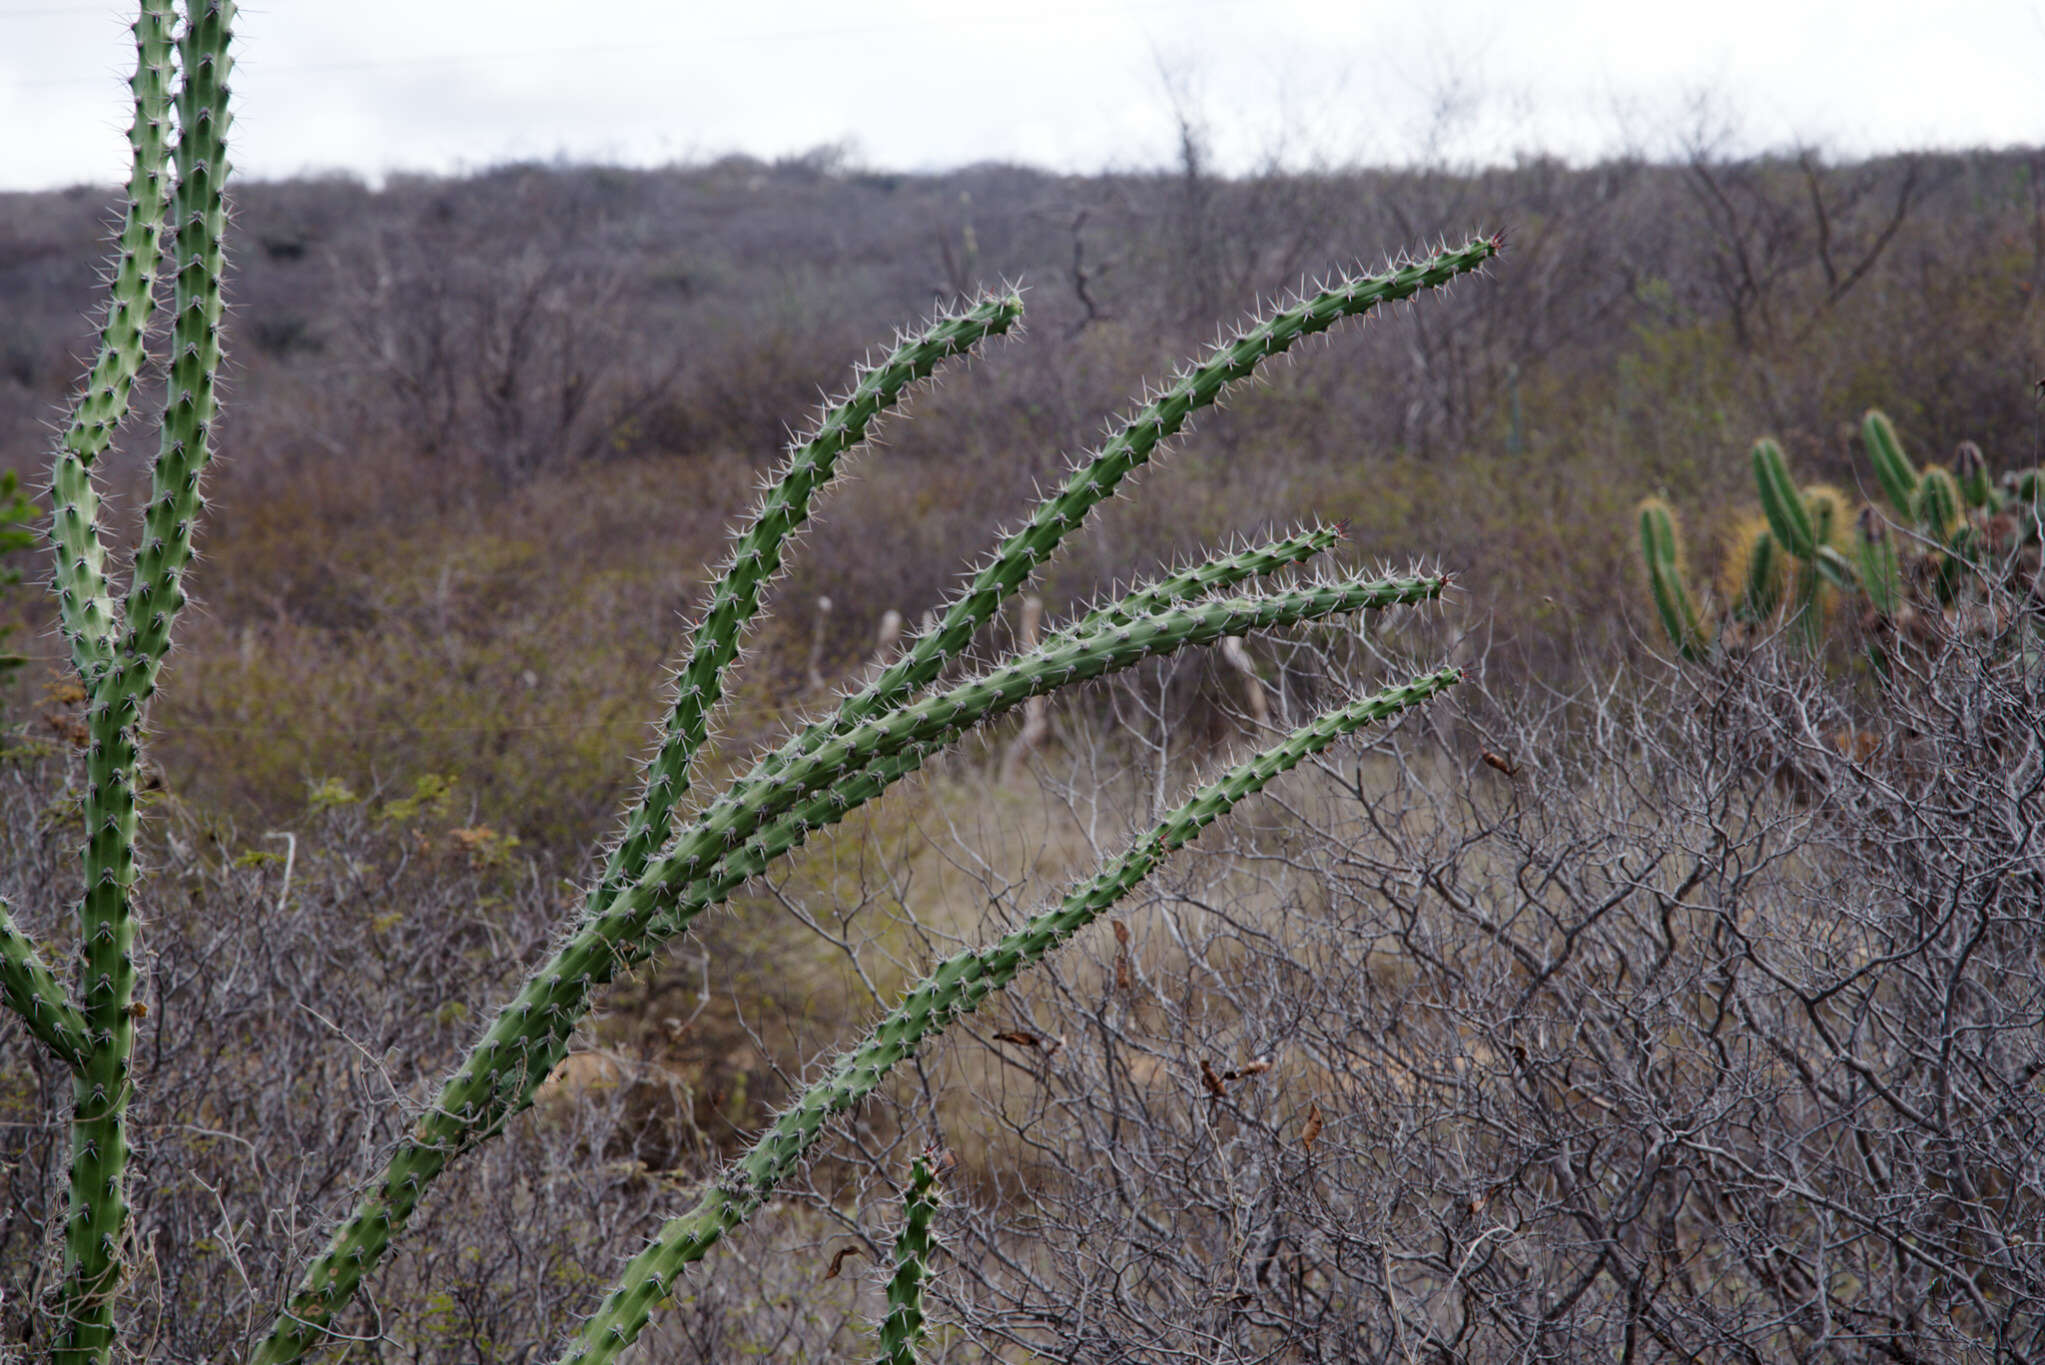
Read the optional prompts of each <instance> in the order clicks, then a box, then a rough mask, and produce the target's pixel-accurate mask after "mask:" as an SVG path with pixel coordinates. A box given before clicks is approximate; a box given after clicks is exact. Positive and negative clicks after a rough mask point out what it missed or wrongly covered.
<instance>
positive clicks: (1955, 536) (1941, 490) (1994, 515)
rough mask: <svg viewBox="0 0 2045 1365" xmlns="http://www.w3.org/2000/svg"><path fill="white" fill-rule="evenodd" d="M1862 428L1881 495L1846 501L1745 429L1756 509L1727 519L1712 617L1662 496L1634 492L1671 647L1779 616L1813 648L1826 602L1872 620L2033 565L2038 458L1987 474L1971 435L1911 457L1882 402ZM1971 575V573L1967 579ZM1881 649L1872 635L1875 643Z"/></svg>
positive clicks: (1701, 653) (1690, 648)
mask: <svg viewBox="0 0 2045 1365" xmlns="http://www.w3.org/2000/svg"><path fill="white" fill-rule="evenodd" d="M1860 429H1861V439H1862V444H1863V446H1864V447H1865V449H1866V452H1867V457H1868V463H1869V465H1870V466H1871V467H1872V468H1873V470H1874V483H1875V486H1876V487H1877V488H1878V489H1879V490H1880V492H1881V496H1882V498H1883V500H1884V501H1885V502H1886V503H1887V507H1886V509H1884V508H1882V507H1879V506H1876V505H1873V504H1865V505H1863V506H1861V507H1860V508H1859V509H1858V511H1857V512H1856V510H1855V509H1854V507H1853V505H1852V504H1851V503H1850V502H1849V500H1848V499H1847V497H1846V495H1845V494H1843V493H1841V492H1840V491H1839V490H1838V489H1835V488H1829V487H1826V486H1824V485H1814V486H1811V487H1808V488H1799V487H1798V486H1797V484H1796V481H1795V479H1794V478H1793V477H1792V476H1791V474H1790V471H1789V462H1788V461H1787V459H1785V457H1784V456H1783V453H1782V447H1781V446H1779V445H1778V444H1776V442H1774V441H1772V440H1769V439H1767V438H1763V439H1762V440H1760V441H1757V442H1755V444H1754V448H1753V451H1752V454H1751V456H1750V462H1751V465H1752V468H1753V475H1754V485H1755V488H1756V490H1757V491H1758V493H1759V495H1760V502H1761V512H1760V515H1759V516H1758V517H1751V518H1748V519H1746V520H1743V521H1742V522H1740V523H1739V524H1738V526H1737V527H1736V529H1735V532H1734V534H1733V536H1732V537H1731V540H1730V544H1729V546H1728V550H1727V553H1726V556H1725V561H1724V564H1723V566H1722V569H1721V572H1720V575H1719V580H1718V581H1719V584H1720V588H1721V596H1722V599H1723V600H1722V603H1721V605H1720V608H1719V613H1718V615H1719V617H1720V618H1721V619H1720V620H1717V621H1714V620H1713V619H1712V617H1711V616H1710V615H1709V614H1708V613H1706V612H1704V611H1702V610H1700V609H1699V607H1698V605H1697V603H1696V600H1695V599H1694V598H1693V597H1692V596H1691V595H1690V590H1689V588H1688V586H1687V585H1686V583H1685V580H1684V575H1683V568H1682V549H1681V539H1682V533H1681V527H1680V524H1679V523H1678V522H1677V521H1676V517H1675V513H1674V512H1673V510H1672V509H1670V507H1669V505H1668V504H1667V503H1666V502H1664V501H1663V500H1661V499H1660V498H1650V499H1648V500H1647V501H1646V502H1643V503H1642V504H1641V506H1640V511H1639V517H1640V545H1641V558H1642V562H1643V564H1644V565H1645V566H1646V569H1647V581H1648V590H1649V594H1650V596H1651V597H1652V598H1653V600H1654V605H1655V612H1656V615H1657V616H1658V617H1659V618H1660V620H1661V623H1662V629H1663V631H1664V633H1665V634H1666V635H1667V636H1668V638H1669V642H1670V643H1671V644H1672V645H1673V646H1674V647H1675V649H1676V652H1677V653H1678V654H1679V655H1681V656H1682V657H1683V658H1685V659H1690V660H1693V661H1694V660H1699V659H1702V658H1704V657H1706V656H1707V655H1708V654H1709V653H1710V651H1711V648H1712V646H1713V644H1714V642H1715V641H1716V640H1717V639H1718V638H1719V637H1721V636H1722V635H1723V634H1724V633H1725V629H1726V628H1727V627H1731V626H1738V627H1745V628H1754V629H1758V630H1761V631H1772V630H1774V629H1776V628H1778V627H1780V628H1782V629H1785V630H1786V631H1787V632H1788V634H1789V637H1790V638H1791V639H1792V640H1794V641H1796V642H1797V643H1798V644H1799V645H1800V646H1801V647H1802V648H1804V649H1805V650H1806V651H1807V652H1812V653H1815V652H1817V651H1818V650H1820V649H1821V648H1822V647H1823V645H1824V641H1825V638H1826V625H1827V621H1828V619H1830V616H1831V615H1832V614H1833V613H1831V612H1830V610H1829V609H1830V608H1831V607H1832V605H1833V604H1834V603H1842V602H1849V601H1857V602H1861V603H1863V604H1864V606H1865V624H1867V625H1868V626H1870V627H1871V628H1872V629H1874V630H1875V631H1876V632H1877V633H1878V634H1880V633H1887V632H1892V631H1893V630H1895V629H1896V628H1897V627H1898V626H1901V625H1909V624H1911V623H1912V622H1916V621H1921V620H1922V619H1923V615H1924V613H1927V612H1947V611H1951V610H1953V609H1955V608H1956V607H1957V606H1960V605H1964V602H1965V600H1966V599H1967V597H1968V595H1969V593H1970V591H1972V590H1973V589H1974V588H1978V587H1979V586H1980V585H1981V584H1982V583H1984V582H1985V579H1986V576H1988V575H1991V574H2003V575H2005V576H2008V575H2016V576H2019V577H2020V576H2022V575H2023V574H2024V573H2026V572H2035V571H2036V569H2037V567H2038V561H2039V555H2040V549H2041V535H2040V529H2041V527H2040V516H2039V503H2038V491H2039V484H2040V472H2041V471H2039V470H2035V469H2033V470H2025V471H2022V472H2019V473H2012V474H2009V475H2007V476H2005V477H2004V478H2003V479H2002V481H2001V482H2000V483H1999V484H1998V483H1997V482H1995V481H1994V480H1993V479H1992V478H1991V476H1990V473H1989V469H1988V462H1987V460H1986V458H1985V457H1984V456H1983V455H1982V453H1981V448H1980V447H1979V446H1977V445H1975V444H1974V443H1973V442H1972V441H1965V442H1962V443H1961V444H1960V446H1959V448H1958V450H1957V451H1956V452H1955V455H1954V468H1953V469H1950V470H1949V469H1945V468H1942V467H1940V466H1937V465H1932V466H1930V467H1928V468H1925V469H1922V470H1920V469H1919V468H1918V467H1917V465H1916V464H1915V463H1914V462H1913V461H1912V460H1911V459H1910V457H1909V455H1908V454H1906V453H1905V452H1904V449H1903V446H1902V443H1901V442H1900V441H1899V440H1898V439H1897V437H1896V428H1895V425H1894V424H1893V423H1891V422H1890V421H1889V419H1888V418H1887V417H1886V416H1884V415H1883V414H1882V413H1880V412H1876V411H1870V412H1869V413H1868V414H1867V415H1866V417H1865V418H1864V419H1863V420H1862V422H1861V428H1860ZM1970 584H1971V585H1972V587H1970ZM1871 648H1874V650H1875V657H1876V658H1877V661H1878V662H1879V661H1880V658H1881V657H1882V655H1881V653H1880V648H1881V647H1880V646H1873V647H1871Z"/></svg>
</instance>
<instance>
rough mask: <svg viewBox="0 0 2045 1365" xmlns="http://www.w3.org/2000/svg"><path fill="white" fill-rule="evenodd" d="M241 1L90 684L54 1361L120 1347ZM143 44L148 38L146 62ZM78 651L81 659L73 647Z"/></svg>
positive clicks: (188, 67) (217, 25) (205, 129)
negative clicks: (167, 357) (144, 983)
mask: <svg viewBox="0 0 2045 1365" xmlns="http://www.w3.org/2000/svg"><path fill="white" fill-rule="evenodd" d="M233 23H234V2H233V0H204V3H195V4H194V5H193V7H192V12H191V13H190V14H189V15H188V16H187V19H186V23H185V26H184V31H183V33H182V34H181V35H180V36H179V38H178V42H177V51H178V59H179V66H180V68H181V76H182V79H181V81H180V84H179V88H178V93H177V98H176V104H177V112H178V141H177V148H176V165H177V173H178V178H177V186H176V189H175V190H174V191H173V193H172V197H171V223H170V228H171V232H172V240H173V249H172V257H173V261H174V269H175V271H176V274H175V282H174V289H173V300H172V322H171V343H172V357H171V364H170V371H169V375H168V380H167V385H166V396H165V407H164V415H163V436H162V441H161V443H160V446H159V449H158V453H157V458H156V463H155V466H154V470H153V473H152V477H151V485H152V491H151V495H150V502H149V506H148V508H147V509H146V511H145V513H144V517H143V538H142V543H141V544H140V545H139V546H138V547H137V549H136V552H135V566H134V580H133V582H132V584H131V585H130V588H129V592H128V599H127V603H126V608H125V611H124V621H123V624H124V631H123V633H122V635H121V638H120V640H119V642H118V644H117V645H116V646H115V650H114V654H113V657H112V659H111V660H110V661H109V662H108V664H107V665H106V667H105V668H104V669H103V670H101V671H99V672H97V673H95V674H94V676H93V678H92V680H91V682H90V683H89V684H88V691H89V693H90V705H89V707H88V710H87V713H86V720H87V728H88V730H89V731H90V734H91V744H90V747H89V748H88V750H87V758H86V775H87V779H88V786H87V789H86V795H85V803H84V807H85V825H86V846H85V859H84V863H85V881H86V888H87V889H86V892H85V895H84V898H83V900H82V902H81V904H80V907H79V930H80V938H81V941H82V946H81V956H82V972H81V1000H80V1004H81V1005H82V1007H83V1013H84V1015H85V1019H86V1023H87V1031H88V1041H89V1047H88V1051H87V1055H86V1058H85V1065H84V1066H83V1067H82V1068H81V1069H80V1070H79V1073H78V1076H77V1079H76V1081H75V1083H74V1087H73V1088H74V1105H75V1110H74V1116H73V1120H72V1141H71V1196H70V1205H69V1211H68V1213H67V1215H66V1223H65V1237H64V1246H65V1263H66V1273H65V1283H64V1288H63V1291H62V1293H63V1316H64V1323H65V1326H64V1331H63V1334H62V1336H61V1338H60V1340H59V1341H58V1343H57V1348H56V1351H55V1355H54V1359H56V1360H57V1361H58V1362H60V1365H87V1363H88V1362H92V1363H95V1365H96V1362H101V1361H104V1360H106V1359H107V1356H108V1353H109V1352H110V1351H111V1349H112V1346H113V1296H114V1291H115V1290H116V1289H117V1288H118V1286H119V1280H120V1246H121V1242H122V1239H123V1237H124V1236H125V1234H126V1229H127V1219H128V1202H127V1195H126V1189H125V1183H126V1171H127V1158H128V1138H127V1117H126V1116H127V1105H128V1098H129V1091H130V1082H129V1079H128V1071H129V1057H130V1053H131V1052H132V1050H133V1047H134V1036H135V1023H134V1018H133V1016H132V1015H131V1014H130V1013H129V1005H130V1003H131V1001H132V999H133V996H134V989H135V962H134V956H133V947H134V934H135V928H134V915H133V912H132V909H131V907H130V904H129V896H130V892H131V890H132V888H133V886H134V883H135V876H136V871H135V768H136V735H137V733H138V730H139V728H140V724H141V713H142V706H143V704H144V703H145V702H146V701H147V699H148V697H149V695H150V694H151V693H152V692H153V691H154V690H155V687H156V674H157V670H158V668H159V667H160V665H161V663H162V660H163V656H164V653H165V652H166V651H167V650H168V649H169V647H170V632H171V625H172V623H173V621H174V620H175V618H176V616H177V613H178V609H179V608H180V607H181V606H182V605H183V603H184V594H183V590H182V587H181V583H182V579H183V574H184V570H185V567H186V566H187V565H188V564H189V563H190V562H191V556H192V549H191V546H192V528H193V525H194V523H195V521H196V519H197V517H198V514H199V509H200V498H199V476H200V473H201V472H202V471H203V469H204V468H205V465H206V462H207V457H208V452H209V443H208V430H209V427H210V425H211V423H212V420H213V408H214V397H213V385H214V375H215V373H216V371H217V370H218V368H219V363H220V314H221V298H220V285H221V276H222V273H223V271H224V267H225V261H224V256H223V254H222V246H221V239H222V236H223V234H224V231H225V228H226V198H225V195H224V192H223V191H224V186H225V183H226V178H227V171H228V167H227V157H226V133H227V124H228V112H227V76H228V72H229V70H230V69H231V67H232V64H233V63H232V59H231V58H230V57H229V55H228V43H229V40H230V38H231V36H232V30H233ZM139 44H140V38H139V35H138V50H140V49H139ZM74 648H75V647H74Z"/></svg>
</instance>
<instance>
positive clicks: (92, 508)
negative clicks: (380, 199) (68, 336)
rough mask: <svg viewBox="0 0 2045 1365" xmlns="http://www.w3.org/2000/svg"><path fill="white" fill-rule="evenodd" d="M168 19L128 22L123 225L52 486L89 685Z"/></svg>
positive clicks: (106, 603) (155, 214)
mask: <svg viewBox="0 0 2045 1365" xmlns="http://www.w3.org/2000/svg"><path fill="white" fill-rule="evenodd" d="M171 30H172V14H171V7H170V0H143V3H142V6H141V11H140V14H139V15H138V16H137V18H136V20H135V25H134V34H135V75H134V78H133V79H132V80H131V81H130V82H129V84H130V87H131V88H132V90H133V91H134V96H135V114H134V122H133V123H132V124H131V125H130V127H129V129H128V143H129V147H130V149H131V151H132V161H131V165H130V169H129V173H128V207H127V211H126V213H125V215H124V217H123V219H122V223H121V235H120V239H119V248H118V251H119V255H118V258H117V259H116V261H115V263H114V268H113V279H112V281H111V285H110V289H109V294H110V298H109V301H108V304H107V312H106V321H105V323H104V324H103V325H102V326H101V328H100V350H99V355H98V357H97V358H96V359H95V360H94V361H93V365H92V369H91V371H90V372H89V373H88V374H87V376H86V380H85V390H84V392H82V393H81V394H79V396H78V400H77V403H76V404H75V406H74V407H73V410H72V413H71V420H70V422H69V424H68V425H67V426H66V428H65V431H64V439H63V443H62V444H61V446H60V447H59V448H58V451H57V457H56V462H55V468H54V469H53V470H52V473H51V479H50V502H51V515H50V540H51V543H52V547H53V548H54V550H55V551H56V554H55V558H56V578H55V583H54V586H55V589H56V593H57V616H58V620H59V621H60V623H61V624H62V626H63V630H64V635H65V638H66V639H67V640H68V641H69V642H70V645H71V660H72V663H73V665H74V666H75V667H76V668H77V670H78V676H79V680H80V681H81V682H83V683H85V684H86V685H87V686H91V684H92V681H93V679H94V678H96V677H97V676H98V675H99V673H100V672H101V671H102V670H104V669H105V668H106V667H107V666H108V664H109V663H110V662H111V661H112V659H113V639H114V632H115V629H116V625H115V617H114V601H113V594H112V592H111V590H110V589H109V588H108V586H107V574H106V550H105V547H104V546H102V545H101V543H100V531H99V520H100V503H99V490H98V489H97V488H96V487H95V486H94V484H93V477H92V467H93V464H94V463H95V462H96V461H97V460H98V459H99V457H100V456H101V455H102V454H103V453H105V451H106V448H107V446H108V445H109V444H110V443H111V442H112V441H113V439H114V432H115V431H116V430H117V429H119V427H120V425H121V422H122V421H123V419H125V418H126V417H127V415H128V401H129V398H130V396H131V394H132V393H133V389H134V382H135V375H136V373H137V372H138V371H139V370H140V369H141V367H142V360H143V353H144V345H143V341H144V335H145V333H146V332H147V330H148V323H149V314H150V312H151V310H152V309H153V308H154V307H155V288H156V275H157V272H158V270H159V269H160V267H161V263H162V228H163V215H164V209H165V205H166V202H167V200H168V196H169V191H170V177H169V175H168V174H167V170H168V159H169V152H168V145H169V144H168V141H167V139H168V137H169V132H170V108H171V71H172V46H173V45H172V39H171Z"/></svg>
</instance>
